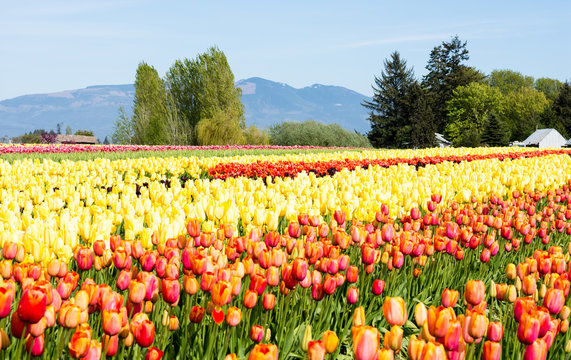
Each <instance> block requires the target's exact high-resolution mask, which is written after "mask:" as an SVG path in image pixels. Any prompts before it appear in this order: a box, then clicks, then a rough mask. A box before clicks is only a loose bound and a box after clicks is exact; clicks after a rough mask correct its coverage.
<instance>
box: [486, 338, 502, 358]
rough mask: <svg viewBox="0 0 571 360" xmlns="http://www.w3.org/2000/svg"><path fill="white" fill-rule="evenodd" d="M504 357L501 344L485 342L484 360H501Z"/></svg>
mask: <svg viewBox="0 0 571 360" xmlns="http://www.w3.org/2000/svg"><path fill="white" fill-rule="evenodd" d="M501 355H502V346H501V345H500V343H499V342H494V341H489V340H488V341H485V342H484V352H483V354H482V359H483V360H500V357H501Z"/></svg>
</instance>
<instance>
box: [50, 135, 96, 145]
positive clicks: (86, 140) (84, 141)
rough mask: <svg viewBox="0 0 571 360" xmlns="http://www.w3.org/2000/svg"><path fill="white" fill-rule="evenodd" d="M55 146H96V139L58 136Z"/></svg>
mask: <svg viewBox="0 0 571 360" xmlns="http://www.w3.org/2000/svg"><path fill="white" fill-rule="evenodd" d="M56 144H97V138H96V137H95V136H84V135H58V136H57V138H56Z"/></svg>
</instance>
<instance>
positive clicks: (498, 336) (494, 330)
mask: <svg viewBox="0 0 571 360" xmlns="http://www.w3.org/2000/svg"><path fill="white" fill-rule="evenodd" d="M503 335H504V327H503V325H502V323H501V322H499V321H491V322H490V323H489V324H488V332H487V334H486V337H487V338H488V340H490V341H493V342H500V341H501V340H502V337H503Z"/></svg>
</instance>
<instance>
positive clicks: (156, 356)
mask: <svg viewBox="0 0 571 360" xmlns="http://www.w3.org/2000/svg"><path fill="white" fill-rule="evenodd" d="M163 354H164V352H163V351H161V350H159V349H157V348H156V347H154V346H152V347H150V348H149V350H148V351H147V355H145V360H160V359H161V358H162V357H163Z"/></svg>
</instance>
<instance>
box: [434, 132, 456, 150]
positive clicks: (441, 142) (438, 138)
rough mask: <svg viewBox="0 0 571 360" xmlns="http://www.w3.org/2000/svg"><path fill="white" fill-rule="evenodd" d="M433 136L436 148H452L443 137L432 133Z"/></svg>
mask: <svg viewBox="0 0 571 360" xmlns="http://www.w3.org/2000/svg"><path fill="white" fill-rule="evenodd" d="M434 136H435V137H436V145H438V147H441V148H447V147H450V146H452V143H451V142H450V141H448V140H446V139H445V138H444V135H442V134H439V133H434Z"/></svg>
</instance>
